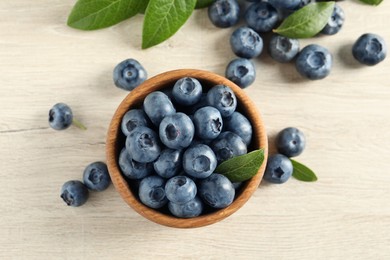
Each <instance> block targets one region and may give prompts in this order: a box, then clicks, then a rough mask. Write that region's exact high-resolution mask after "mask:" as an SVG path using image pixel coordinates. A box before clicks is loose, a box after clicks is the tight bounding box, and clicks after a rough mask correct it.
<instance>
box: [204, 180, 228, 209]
mask: <svg viewBox="0 0 390 260" xmlns="http://www.w3.org/2000/svg"><path fill="white" fill-rule="evenodd" d="M198 193H199V196H200V197H201V198H202V199H203V201H204V202H205V203H206V204H208V205H209V206H211V207H213V208H219V209H220V208H225V207H227V206H229V205H230V204H232V202H233V199H234V195H235V190H234V187H233V184H232V183H231V182H230V181H229V179H228V178H226V177H225V176H223V175H221V174H218V173H214V174H211V175H210V176H209V177H208V178H206V179H204V180H202V181H201V183H200V185H199V192H198Z"/></svg>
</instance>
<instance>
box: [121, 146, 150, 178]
mask: <svg viewBox="0 0 390 260" xmlns="http://www.w3.org/2000/svg"><path fill="white" fill-rule="evenodd" d="M119 168H120V169H121V170H122V173H123V175H124V176H125V177H127V178H128V179H132V180H139V179H142V178H144V177H146V176H148V175H150V174H151V173H153V164H152V163H140V162H137V161H134V160H133V159H132V158H131V156H130V153H129V152H128V151H127V150H126V148H123V149H122V151H121V153H120V154H119Z"/></svg>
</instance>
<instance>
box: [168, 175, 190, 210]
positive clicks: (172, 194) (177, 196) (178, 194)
mask: <svg viewBox="0 0 390 260" xmlns="http://www.w3.org/2000/svg"><path fill="white" fill-rule="evenodd" d="M196 192H197V188H196V184H195V182H194V181H193V180H191V179H190V178H188V177H186V176H175V177H172V178H170V179H169V180H168V181H167V183H166V184H165V194H166V196H167V198H168V200H169V201H171V202H173V203H176V204H183V203H187V202H189V201H190V200H193V199H194V198H195V195H196Z"/></svg>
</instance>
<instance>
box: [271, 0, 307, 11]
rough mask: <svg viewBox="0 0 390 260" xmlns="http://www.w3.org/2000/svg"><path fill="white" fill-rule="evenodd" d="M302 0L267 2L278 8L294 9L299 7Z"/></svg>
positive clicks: (274, 0)
mask: <svg viewBox="0 0 390 260" xmlns="http://www.w3.org/2000/svg"><path fill="white" fill-rule="evenodd" d="M301 2H302V0H268V3H270V4H271V5H273V6H274V7H275V8H278V9H287V10H296V9H298V8H300V7H301Z"/></svg>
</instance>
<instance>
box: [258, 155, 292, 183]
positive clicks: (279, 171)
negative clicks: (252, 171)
mask: <svg viewBox="0 0 390 260" xmlns="http://www.w3.org/2000/svg"><path fill="white" fill-rule="evenodd" d="M292 172H293V166H292V163H291V161H290V159H288V158H287V157H286V156H284V155H282V154H275V155H271V156H270V157H269V158H268V162H267V167H266V168H265V172H264V177H263V178H264V180H266V181H268V182H272V183H279V184H280V183H285V182H286V181H287V180H288V179H289V178H290V177H291V175H292Z"/></svg>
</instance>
